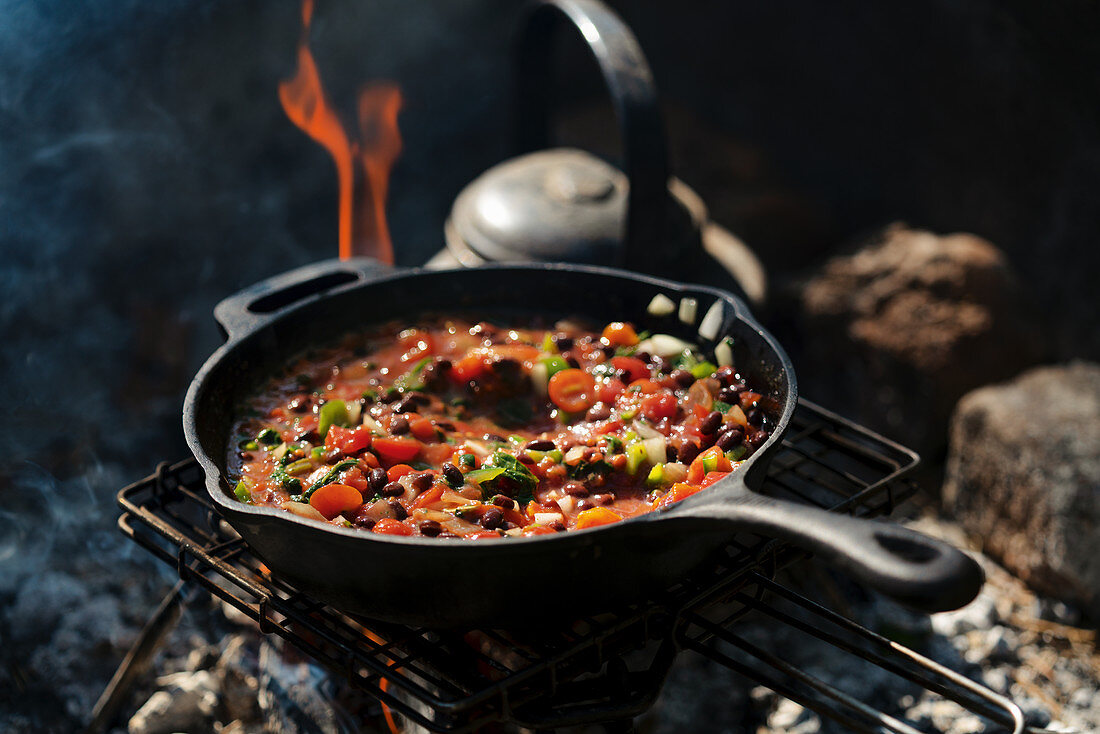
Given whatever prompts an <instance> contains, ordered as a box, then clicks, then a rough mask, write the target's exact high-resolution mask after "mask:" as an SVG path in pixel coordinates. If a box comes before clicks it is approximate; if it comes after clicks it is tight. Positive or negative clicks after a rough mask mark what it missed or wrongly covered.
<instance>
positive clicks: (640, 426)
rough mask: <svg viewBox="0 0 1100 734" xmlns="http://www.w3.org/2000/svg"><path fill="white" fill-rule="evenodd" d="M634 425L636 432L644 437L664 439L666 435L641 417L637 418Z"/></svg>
mask: <svg viewBox="0 0 1100 734" xmlns="http://www.w3.org/2000/svg"><path fill="white" fill-rule="evenodd" d="M632 426H633V428H634V432H635V433H637V434H638V435H639V436H641V437H642V438H661V439H663V438H664V437H665V436H664V434H663V433H661V432H660V431H658V430H657V429H656V428H654V427H653V426H651V425H649V424H648V423H646V422H645V421H643V420H641V419H637V420H635V421H634V423H633V424H632Z"/></svg>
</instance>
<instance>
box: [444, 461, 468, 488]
mask: <svg viewBox="0 0 1100 734" xmlns="http://www.w3.org/2000/svg"><path fill="white" fill-rule="evenodd" d="M443 478H444V479H446V480H447V484H449V485H451V486H452V487H461V486H462V485H463V484H465V483H466V477H464V476H463V475H462V470H461V469H459V468H458V467H457V466H455V465H454V464H444V465H443Z"/></svg>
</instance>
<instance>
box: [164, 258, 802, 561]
mask: <svg viewBox="0 0 1100 734" xmlns="http://www.w3.org/2000/svg"><path fill="white" fill-rule="evenodd" d="M345 262H347V261H339V260H330V261H320V262H318V263H312V264H307V265H305V266H302V267H301V268H297V269H292V270H289V271H284V272H283V273H280V274H277V275H275V276H272V277H271V278H268V279H266V280H264V281H260V282H258V283H255V284H253V285H251V286H246V287H245V288H243V289H241V290H240V291H237V292H236V293H235V294H233V295H231V296H228V297H227V298H226V299H223V301H222V302H225V301H227V300H230V299H237V298H240V297H242V296H244V295H245V294H246V293H248V292H249V291H250V290H252V289H254V288H257V287H258V286H261V285H262V284H263V283H265V282H269V281H271V280H274V279H277V278H286V277H289V276H291V275H292V274H293V273H296V272H298V271H299V270H307V269H314V268H317V267H320V266H323V265H325V264H326V263H333V264H337V263H345ZM484 271H492V272H517V271H518V272H525V273H539V272H547V271H557V272H566V273H569V272H580V273H586V274H590V275H595V276H600V277H607V278H612V279H616V280H619V281H631V282H633V283H638V284H642V285H646V286H650V287H654V288H663V289H665V290H670V291H675V292H681V293H683V292H687V291H693V292H697V293H706V294H709V295H711V296H713V297H714V298H715V300H721V301H725V302H726V303H727V304H729V305H730V307H731V308H732V312H733V316H734V319H735V320H736V321H740V322H742V323H744V324H745V325H746V326H747V327H748V328H749V329H750V330H751V331H753V332H754V333H755V334H756V335H757V336H758V337H759V338H761V339H762V340H763V342H764V344H765V345H766V346H767V347H768V348H769V349H770V350H771V352H772V354H773V355H774V356H775V357H776V361H777V364H778V367H779V368H780V370H781V372H782V373H783V375H784V377H785V378H786V381H787V391H786V395H785V396H784V398H783V408H782V410H781V411H780V414H779V418H778V420H777V422H776V427H775V430H773V431H772V434H771V435H770V436H769V437H768V440H767V441H765V442H764V444H762V445H761V446H760V447H759V448H757V449H756V451H754V452H753V454H752V456H750V457H749V458H748V459H746V460H745V461H744V462H742V463H741V464H739V465H738V466H737V468H736V469H734V470H733V471H732V472H730V474H729V475H728V476H726V477H724V478H723V479H722V480H720V481H718V482H715V483H714V484H713V485H711V486H709V487H707V488H706V489H705V490H703V491H700V492H698V493H696V494H694V495H692V496H691V497H688V498H686V499H684V500H681V501H680V502H677V503H675V504H673V505H670V506H668V507H663V508H658V509H656V510H653V511H651V512H647V513H645V514H643V515H638V516H635V517H630V518H626V519H625V520H623V521H621V522H618V523H612V524H610V525H601V526H597V527H593V528H585V529H583V530H570V531H568V532H565V533H555V534H554V535H535V536H520V537H515V538H507V539H502V540H507V542H506V543H501V544H500V547H502V548H504V547H514V546H515V544H517V543H520V544H530V543H547V544H549V543H553V542H558V543H559V544H563V543H565V542H569V541H571V540H572V541H573V542H576V541H577V540H580V539H582V538H583V539H585V540H587V541H588V542H598V540H596V539H595V536H594V535H592V533H593V532H596V533H598V532H601V531H602V532H605V533H607V534H610V533H613V532H616V533H621V532H624V531H625V530H626V529H629V528H631V527H639V523H642V522H660V521H663V520H671V519H675V518H680V519H693V520H694V519H705V516H701V515H692V514H690V513H691V510H692V509H693V508H695V507H698V506H702V505H706V504H709V503H713V502H715V501H720V500H719V497H718V494H719V491H720V490H721V489H722V488H730V487H731V485H732V484H733V483H735V482H737V483H742V484H743V483H744V481H745V478H746V477H747V476H748V475H749V474H750V473H751V472H752V471H753V470H754V469H755V468H756V465H757V463H758V462H759V461H764V462H765V463H766V461H767V457H768V455H769V454H770V453H771V452H772V451H774V450H775V448H776V446H777V444H778V443H779V442H780V441H781V440H782V439H783V436H784V434H785V433H786V431H787V429H788V427H789V426H790V420H791V417H792V416H793V414H794V411H795V408H796V405H797V402H798V385H797V381H796V376H795V372H794V367H793V365H792V363H791V360H790V357H789V356H788V355H787V353H786V352H785V351H784V350H783V347H782V346H781V345H780V344H779V341H778V340H777V339H776V338H775V337H774V336H773V335H772V334H771V333H770V332H769V331H768V330H767V329H765V328H764V327H763V326H762V325H761V324H760V322H758V321H757V320H756V318H755V317H754V316H753V315H752V312H751V310H750V309H749V307H748V305H747V304H746V303H745V302H744V301H743V300H742V299H740V298H739V297H738V296H736V295H734V294H733V293H730V292H728V291H724V290H721V289H719V288H714V287H712V286H707V285H701V284H697V283H687V282H682V281H675V280H668V279H665V278H657V277H653V276H649V275H643V274H640V273H635V272H632V271H629V270H622V269H618V268H610V267H604V266H596V265H580V264H571V263H503V264H497V263H494V264H491V265H484V266H480V267H477V268H465V267H458V268H448V269H443V270H435V269H427V268H398V267H390V266H382V267H380V268H379V270H377V271H376V273H371V274H369V275H368V274H365V273H363V272H362V271H354V272H358V273H359V274H360V275H361V276H362V277H361V278H357V279H356V280H355V281H352V282H349V283H345V284H341V285H337V286H335V287H333V288H329V289H327V290H325V291H323V292H321V293H317V294H312V295H310V296H307V297H304V298H302V299H300V300H298V301H296V302H294V303H293V304H291V305H288V306H286V307H284V308H282V309H279V310H278V311H276V312H274V313H273V314H271V315H267V316H266V317H265V318H263V319H261V320H260V321H258V322H257V323H255V324H252V325H249V326H246V327H245V328H243V329H241V330H240V331H238V332H236V333H232V332H231V333H230V334H228V336H227V338H226V341H225V343H223V344H222V345H221V346H220V347H218V349H217V350H215V351H214V352H213V353H212V354H211V355H210V356H209V357H208V358H207V359H206V361H205V362H204V363H203V365H202V367H200V368H199V371H198V372H197V373H196V374H195V377H194V378H193V379H192V381H191V384H190V385H189V386H188V389H187V394H186V396H185V398H184V405H183V430H184V435H185V438H186V440H187V444H188V447H189V448H190V449H191V453H192V454H193V455H194V456H195V459H196V460H197V461H198V463H199V465H200V466H201V467H202V469H203V474H204V478H205V481H204V486H205V488H206V492H207V494H208V495H209V496H210V498H211V499H212V500H213V502H214V504H215V505H216V506H217V508H218V511H219V513H220V514H222V515H223V517H225V518H226V520H227V521H228V522H230V525H232V524H233V520H232V515H234V514H239V515H245V516H247V515H254V516H257V517H271V518H280V519H281V520H282V521H284V522H285V521H289V522H293V523H296V524H299V525H301V526H303V527H304V528H306V529H311V530H314V531H319V532H329V533H332V534H334V535H337V536H342V537H345V538H356V539H359V540H366V541H372V542H381V543H391V544H397V545H406V546H412V547H438V548H446V549H447V550H449V551H451V552H459V553H461V552H462V551H461V550H459V549H468V550H470V551H471V552H473V551H474V549H477V551H478V552H480V549H483V548H487V547H493V546H495V545H496V544H495V543H480V542H479V543H470V542H468V541H467V540H466V539H462V538H455V539H449V538H444V539H440V538H425V537H420V536H401V535H384V534H379V533H364V532H363V531H362V530H359V529H355V528H342V527H338V526H335V525H331V524H328V523H321V522H319V521H316V520H310V519H308V518H304V517H301V516H299V515H295V514H294V513H291V512H287V511H285V510H281V509H277V508H274V507H267V506H257V505H251V504H246V503H244V502H240V501H238V500H235V499H231V498H230V496H229V481H228V479H226V478H225V476H224V475H223V473H222V471H221V470H220V468H219V467H218V466H217V464H216V463H215V461H214V459H213V458H212V457H211V456H210V455H209V454H208V453H207V451H206V449H205V447H204V446H203V445H202V441H201V439H200V437H199V435H198V429H197V420H196V413H197V412H198V406H199V401H200V400H201V399H202V398H203V397H204V395H203V392H204V389H205V387H206V385H207V382H208V378H209V376H210V374H211V373H212V372H214V370H216V369H217V368H218V367H219V366H220V365H221V364H222V362H224V361H226V360H227V359H229V358H230V357H231V355H232V353H233V352H234V351H235V350H236V349H238V348H239V347H240V345H241V344H242V343H243V342H245V341H246V340H248V339H251V338H254V337H256V335H257V334H259V333H261V332H263V331H265V330H267V329H270V328H271V327H272V326H274V325H275V324H277V323H278V322H280V321H282V320H284V319H287V318H290V317H292V316H293V315H295V314H297V313H298V312H300V311H302V310H305V309H307V308H309V307H310V306H312V305H313V304H315V303H317V302H319V301H322V300H326V299H329V298H334V297H337V296H339V295H342V294H345V293H349V292H351V291H355V290H359V289H363V288H370V287H374V286H376V285H378V284H381V283H389V282H392V281H396V280H403V279H408V278H421V277H423V276H428V277H435V276H438V277H453V276H454V275H456V274H462V273H473V272H484ZM337 272H339V270H337ZM707 307H708V308H709V304H708V306H707ZM216 310H217V309H215V311H216ZM704 313H705V311H704ZM693 325H694V324H693ZM723 333H726V332H725V330H723V332H720V334H719V336H718V337H717V338H716V339H715V341H717V340H718V339H720V338H721V336H722V335H723ZM711 490H714V491H711ZM749 491H752V490H749Z"/></svg>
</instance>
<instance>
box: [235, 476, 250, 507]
mask: <svg viewBox="0 0 1100 734" xmlns="http://www.w3.org/2000/svg"><path fill="white" fill-rule="evenodd" d="M233 494H235V495H236V496H237V499H239V500H240V501H241V502H247V503H249V504H251V503H252V487H250V486H248V482H246V481H245V480H243V479H242V480H241V481H239V482H237V486H236V487H234V488H233Z"/></svg>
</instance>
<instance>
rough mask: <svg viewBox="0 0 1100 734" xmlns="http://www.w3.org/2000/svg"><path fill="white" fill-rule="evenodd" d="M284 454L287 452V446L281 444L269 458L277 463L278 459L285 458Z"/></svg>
mask: <svg viewBox="0 0 1100 734" xmlns="http://www.w3.org/2000/svg"><path fill="white" fill-rule="evenodd" d="M286 452H287V445H286V444H285V443H281V444H279V446H278V448H276V449H275V450H274V451H272V452H271V458H272V459H275V461H278V460H279V459H281V458H283V457H284V456H286Z"/></svg>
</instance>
